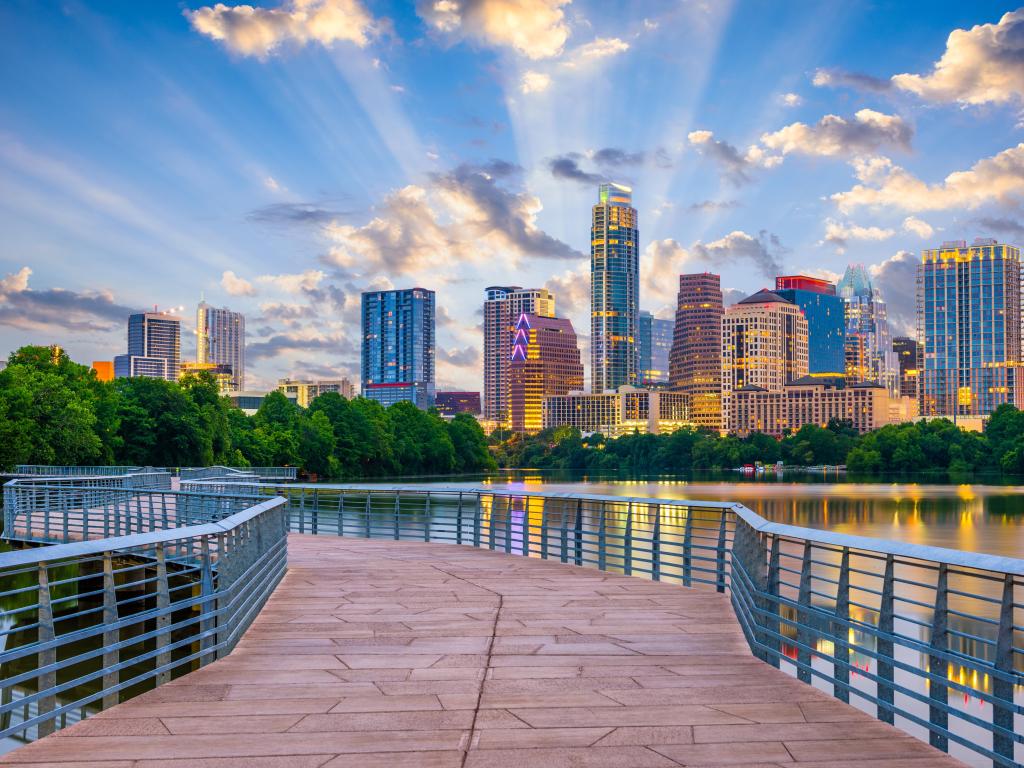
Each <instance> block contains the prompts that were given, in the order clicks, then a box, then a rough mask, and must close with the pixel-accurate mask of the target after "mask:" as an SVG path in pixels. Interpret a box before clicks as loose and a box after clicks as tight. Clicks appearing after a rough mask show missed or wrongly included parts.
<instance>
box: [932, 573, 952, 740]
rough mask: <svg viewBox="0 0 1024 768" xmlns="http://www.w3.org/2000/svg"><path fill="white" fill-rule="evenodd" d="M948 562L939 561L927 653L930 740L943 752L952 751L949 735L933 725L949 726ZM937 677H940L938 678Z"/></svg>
mask: <svg viewBox="0 0 1024 768" xmlns="http://www.w3.org/2000/svg"><path fill="white" fill-rule="evenodd" d="M947 570H948V569H947V566H946V564H945V563H939V573H938V577H937V579H936V582H935V612H934V613H933V614H932V637H931V642H930V645H931V649H932V651H933V652H932V653H930V654H929V655H928V671H929V672H930V673H931V678H930V679H929V682H928V698H929V699H931V703H930V704H929V705H928V722H929V723H931V724H932V726H933V728H929V729H928V742H929V743H930V744H931V745H932V746H933V747H935V748H936V749H941V750H942V751H943V752H948V751H949V738H948V737H947V736H945V735H944V734H941V733H937V732H936V731H935V730H934V728H941V729H943V730H945V729H946V728H948V727H949V712H948V711H947V709H946V707H947V705H948V703H949V688H948V687H947V686H946V684H945V682H938V680H942V681H944V680H945V678H946V666H947V664H948V662H947V661H946V659H944V658H943V657H942V655H941V654H942V653H944V652H945V651H947V650H948V649H949V574H948V572H947ZM936 678H938V680H937V679H936Z"/></svg>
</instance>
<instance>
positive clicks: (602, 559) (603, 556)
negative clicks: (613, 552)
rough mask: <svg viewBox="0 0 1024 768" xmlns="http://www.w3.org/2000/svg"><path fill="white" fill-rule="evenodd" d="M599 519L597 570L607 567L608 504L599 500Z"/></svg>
mask: <svg viewBox="0 0 1024 768" xmlns="http://www.w3.org/2000/svg"><path fill="white" fill-rule="evenodd" d="M600 515H601V517H600V519H599V520H598V521H597V569H598V570H599V571H603V570H605V568H606V567H607V565H608V502H607V501H605V500H604V499H601V512H600Z"/></svg>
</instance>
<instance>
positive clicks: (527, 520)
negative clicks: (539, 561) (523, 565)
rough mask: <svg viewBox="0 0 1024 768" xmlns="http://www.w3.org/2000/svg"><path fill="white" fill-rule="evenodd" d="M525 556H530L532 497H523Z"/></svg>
mask: <svg viewBox="0 0 1024 768" xmlns="http://www.w3.org/2000/svg"><path fill="white" fill-rule="evenodd" d="M522 555H523V557H529V556H530V499H529V498H524V499H523V546H522Z"/></svg>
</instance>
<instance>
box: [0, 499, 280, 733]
mask: <svg viewBox="0 0 1024 768" xmlns="http://www.w3.org/2000/svg"><path fill="white" fill-rule="evenodd" d="M41 488H46V489H47V490H48V491H49V492H50V495H49V497H48V498H49V499H50V500H51V501H52V502H55V503H56V510H55V511H51V512H49V513H45V512H42V511H40V509H39V508H36V510H35V511H34V512H33V515H38V514H42V515H43V516H44V518H45V519H50V520H51V533H53V531H54V529H59V531H60V537H62V538H63V539H64V540H69V539H74V538H75V536H76V535H81V534H84V533H85V532H84V530H82V529H81V528H79V527H78V526H79V522H80V521H82V520H85V521H88V520H92V519H93V513H94V512H95V510H94V509H93V508H89V507H88V506H87V505H88V503H89V500H92V499H94V497H93V496H92V494H96V493H106V494H107V496H105V497H103V498H104V503H105V504H106V505H107V507H106V510H107V513H106V517H105V518H104V519H105V520H109V521H110V526H109V529H108V531H107V533H115V534H116V533H118V532H125V531H130V532H131V535H125V536H117V535H114V536H111V537H105V538H102V539H100V540H90V541H86V540H83V541H75V542H73V543H67V544H58V545H54V546H46V547H41V548H38V547H37V548H28V549H22V550H17V551H11V552H5V553H0V609H2V613H0V647H2V648H3V650H2V652H0V737H4V738H6V737H14V738H17V739H22V740H31V739H34V738H38V737H40V736H45V735H47V734H49V733H52V732H53V731H54V730H56V729H58V728H61V727H63V726H64V725H66V724H68V723H71V722H74V721H76V720H78V719H80V718H81V717H84V716H86V715H88V714H91V713H93V712H95V711H98V710H100V709H105V708H107V707H110V706H113V705H114V704H116V703H118V701H120V700H123V699H125V698H128V697H130V696H133V695H135V694H137V693H139V692H142V691H144V690H147V689H148V688H151V687H153V686H154V685H159V684H161V683H164V682H166V681H168V680H170V679H171V678H172V677H174V676H177V675H180V674H184V673H186V672H188V671H191V670H193V669H196V668H198V667H199V666H201V665H203V664H206V663H208V662H210V661H213V660H214V659H217V658H221V657H222V656H224V655H226V654H227V653H228V652H230V650H231V649H232V648H233V647H234V646H235V644H236V643H237V641H238V639H239V638H240V637H241V635H242V633H243V632H244V631H245V629H246V628H247V627H248V626H249V624H250V623H251V622H252V620H253V619H254V618H255V616H256V615H257V613H258V612H259V610H260V608H261V607H262V605H263V604H264V602H265V601H266V599H267V598H268V597H269V595H270V593H271V592H272V591H273V589H274V587H275V586H276V584H277V583H278V581H280V579H281V577H282V576H283V574H284V572H285V568H286V560H287V532H288V518H287V508H286V503H285V500H284V499H280V498H275V499H256V498H253V497H252V496H245V497H230V496H225V495H223V494H220V495H215V494H189V493H174V492H161V491H147V490H132V489H125V488H107V489H104V488H94V487H90V488H77V487H69V486H67V485H56V486H48V487H47V486H37V490H38V489H41ZM131 497H134V498H131ZM62 499H63V501H62ZM83 499H85V500H86V503H85V504H83V503H82V502H83ZM15 500H16V503H21V501H22V498H21V497H16V499H15ZM164 510H166V515H165V514H164ZM83 513H84V515H83ZM61 516H63V517H64V518H69V517H70V518H71V519H72V520H75V521H76V522H75V523H72V524H64V525H55V524H53V523H55V520H56V519H57V518H59V517H61ZM19 519H20V520H22V521H24V520H26V519H29V520H32V521H33V522H32V523H31V525H30V526H29V528H30V530H31V531H33V533H32V536H31V537H32V538H37V536H36V535H35V533H34V527H35V524H36V522H38V520H37V518H36V517H33V516H29V517H28V518H26V517H25V516H24V514H22V515H20V516H19ZM93 526H94V527H93V530H100V529H99V528H97V527H96V522H95V520H93ZM175 526H183V527H175ZM69 531H70V532H71V534H70V535H69ZM82 538H89V537H88V536H87V535H84V536H82Z"/></svg>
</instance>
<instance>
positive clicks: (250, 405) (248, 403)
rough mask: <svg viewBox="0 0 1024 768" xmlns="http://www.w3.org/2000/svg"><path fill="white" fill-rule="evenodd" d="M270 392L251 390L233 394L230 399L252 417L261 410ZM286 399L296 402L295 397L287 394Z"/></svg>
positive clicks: (236, 406)
mask: <svg viewBox="0 0 1024 768" xmlns="http://www.w3.org/2000/svg"><path fill="white" fill-rule="evenodd" d="M269 394H270V393H269V392H257V391H254V390H249V391H245V392H231V393H230V394H229V395H228V399H229V400H230V401H231V404H232V405H233V406H235V408H240V409H241V410H242V411H243V412H245V414H246V415H247V416H252V415H253V414H255V413H256V411H258V410H259V409H260V406H261V405H263V399H264V398H265V397H266V396H267V395H269ZM285 397H287V398H288V399H289V400H291V401H292V402H293V403H294V402H295V396H294V395H289V394H288V393H287V392H286V393H285Z"/></svg>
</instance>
